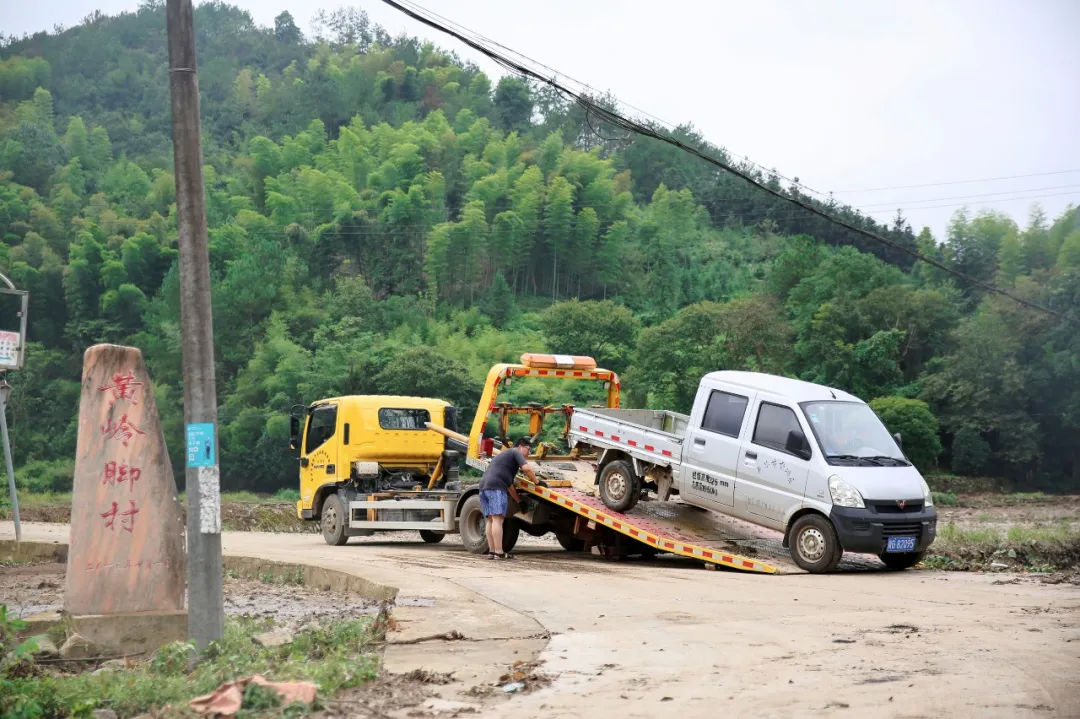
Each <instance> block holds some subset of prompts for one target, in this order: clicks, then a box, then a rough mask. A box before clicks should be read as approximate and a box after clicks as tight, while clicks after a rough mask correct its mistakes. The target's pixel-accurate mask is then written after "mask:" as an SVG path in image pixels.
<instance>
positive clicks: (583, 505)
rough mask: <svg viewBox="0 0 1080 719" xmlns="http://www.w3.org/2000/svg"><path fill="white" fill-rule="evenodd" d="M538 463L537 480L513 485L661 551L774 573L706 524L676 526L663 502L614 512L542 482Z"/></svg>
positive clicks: (592, 499)
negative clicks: (737, 550)
mask: <svg viewBox="0 0 1080 719" xmlns="http://www.w3.org/2000/svg"><path fill="white" fill-rule="evenodd" d="M575 464H576V463H575ZM540 466H541V477H540V483H539V484H534V483H533V482H530V481H529V480H526V479H520V478H519V479H518V480H517V483H516V486H517V488H518V489H520V490H522V491H525V492H528V493H529V494H532V495H534V496H536V497H539V498H540V499H543V500H546V501H548V502H551V503H553V504H555V505H557V506H559V507H562V508H564V509H567V510H569V511H571V512H573V513H574V514H577V515H578V516H581V517H584V518H585V519H587V520H589V521H590V522H593V523H595V525H596V526H603V527H607V528H609V529H611V530H614V531H616V532H619V533H620V534H623V535H625V536H627V537H630V538H631V539H634V540H636V541H638V542H641V543H643V544H646V545H648V546H650V547H655V548H656V549H657V550H659V551H661V552H670V553H672V554H678V555H681V556H683V557H690V558H693V559H699V560H701V561H702V562H705V563H706V564H714V565H720V566H723V567H730V568H731V569H738V570H741V571H744V572H760V573H763V574H775V573H776V567H774V566H772V565H771V564H767V563H765V562H760V561H758V560H756V559H751V558H749V557H743V556H740V555H738V554H734V553H732V552H730V551H727V550H726V549H724V548H722V547H718V546H716V545H717V544H721V543H726V542H727V541H728V540H726V539H725V538H722V537H716V536H715V533H714V532H710V531H709V530H708V529H707V528H704V527H700V528H699V527H697V526H694V525H695V524H697V523H694V522H680V523H679V524H680V526H674V525H673V522H672V521H671V519H670V517H665V516H663V515H664V514H670V513H669V512H663V511H662V509H661V508H662V507H663V506H664V505H666V504H669V503H667V502H646V503H643V504H639V505H638V506H637V507H635V508H634V509H633V510H631V513H630V514H624V513H622V512H615V511H612V510H611V509H609V508H608V507H606V506H604V503H603V502H601V501H600V499H598V498H597V497H595V496H592V495H591V494H589V493H588V492H586V491H583V490H581V489H578V488H577V487H574V486H572V485H571V486H558V487H551V486H544V484H545V483H544V479H543V476H544V475H547V474H548V472H547V471H544V470H546V469H547V468H546V467H544V465H543V464H542V463H541V465H540ZM560 469H561V468H560ZM567 469H569V467H567ZM574 469H577V468H574ZM572 473H576V472H572ZM552 483H560V484H561V483H567V484H570V483H569V482H566V481H565V480H564V481H563V482H559V481H558V480H556V481H555V482H552ZM646 508H647V509H646ZM694 511H696V510H694Z"/></svg>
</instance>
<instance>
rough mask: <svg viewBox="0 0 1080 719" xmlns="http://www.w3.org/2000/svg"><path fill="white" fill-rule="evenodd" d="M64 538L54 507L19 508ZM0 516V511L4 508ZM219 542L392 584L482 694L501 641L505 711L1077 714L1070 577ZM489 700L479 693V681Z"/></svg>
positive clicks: (448, 691)
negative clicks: (533, 673)
mask: <svg viewBox="0 0 1080 719" xmlns="http://www.w3.org/2000/svg"><path fill="white" fill-rule="evenodd" d="M24 533H25V534H26V536H27V538H28V539H51V540H57V541H65V539H66V537H65V535H66V527H63V526H62V525H34V524H30V525H24ZM0 536H6V537H10V536H11V525H10V524H9V523H0ZM224 547H225V551H226V552H227V553H230V554H236V555H246V556H255V557H261V558H265V559H274V560H283V561H291V562H307V563H312V564H318V565H322V566H326V567H330V568H336V569H339V570H345V571H350V572H355V573H357V574H360V575H362V576H364V577H366V578H368V579H370V580H373V581H376V582H380V583H383V584H388V585H392V586H396V587H398V588H399V589H400V592H399V594H398V607H397V609H396V610H395V617H396V618H397V620H398V622H399V627H400V629H401V631H400V632H395V633H394V634H392V635H391V637H388V638H391V639H392V640H393V641H403V640H405V641H407V640H409V639H416V638H421V637H425V636H428V635H431V634H437V633H441V632H447V631H450V630H457V631H459V632H461V633H462V634H464V635H465V637H466V638H467V640H466V641H453V642H430V641H429V642H421V643H419V644H406V645H391V646H389V647H388V649H387V655H386V665H387V668H388V669H389V670H391V671H402V670H408V669H412V668H416V667H418V666H423V667H425V668H428V669H432V670H435V671H454V672H455V677H456V678H457V679H458V680H460V681H459V682H458V683H456V684H453V685H449V686H448V687H446V688H445V690H444V693H443V696H444V698H445V699H447V700H448V701H449V702H451V703H447V704H446V706H447V707H452V706H454V705H453V704H452V702H453V701H463V702H476V701H478V700H477V698H476V694H477V692H476V689H475V687H477V686H489V687H490V685H491V683H492V682H494V681H495V680H496V679H497V677H498V674H499V673H500V672H505V670H506V667H507V666H509V665H510V664H512V663H513V662H514V661H515V660H517V659H521V660H530V659H532V658H534V657H536V658H538V659H539V660H540V662H541V664H540V670H541V671H543V672H544V673H546V674H547V675H549V676H550V677H551V678H552V680H553V681H552V683H551V684H550V685H549V686H547V687H545V688H542V689H540V690H538V691H535V692H532V693H529V694H525V695H515V696H512V697H511V698H510V699H509V703H508V704H506V705H504V706H502V707H499V709H498V713H500V714H503V713H505V712H507V711H511V712H513V715H514V716H515V717H544V718H545V719H548V718H549V717H553V716H589V717H591V718H596V717H620V719H621V718H624V717H655V716H673V717H674V716H678V717H681V718H686V717H699V716H700V717H712V716H716V715H717V714H727V715H734V716H746V715H754V716H805V715H807V714H810V713H813V714H815V715H825V716H866V715H867V714H868V713H871V712H872V713H873V714H874V715H875V716H897V717H920V716H921V717H937V716H1008V717H1016V716H1035V717H1080V587H1078V586H1076V585H1070V584H1059V585H1045V584H1041V583H1038V582H1037V581H1035V580H1031V579H1026V578H1020V577H1019V576H1018V575H1006V574H966V573H946V572H921V571H910V572H903V573H890V572H876V571H858V572H848V573H842V574H836V575H831V576H813V575H808V574H796V573H792V574H782V575H776V576H765V575H750V574H740V573H735V572H728V571H716V572H707V571H704V570H702V569H700V568H698V566H696V565H694V564H693V563H686V562H684V561H672V560H664V559H662V558H661V559H659V560H655V561H650V562H624V563H609V562H604V561H602V560H600V559H598V558H593V557H589V556H581V555H570V554H567V553H565V552H561V551H556V550H551V549H545V548H537V547H524V548H522V551H521V553H520V554H519V558H518V559H517V560H515V561H512V562H492V561H487V560H484V559H481V558H478V557H475V556H473V555H469V554H467V553H465V552H464V551H463V550H462V549H461V547H460V545H459V544H458V543H457V542H456V540H455V539H454V538H450V539H448V540H446V542H444V543H443V544H442V545H438V546H427V545H423V544H420V543H416V542H408V543H406V542H383V543H376V542H366V543H364V544H357V545H348V546H345V547H330V546H327V545H326V544H324V543H323V542H322V539H321V538H320V537H319V536H317V535H314V536H313V535H295V534H292V535H290V534H257V533H226V534H225V535H224ZM489 701H490V700H489Z"/></svg>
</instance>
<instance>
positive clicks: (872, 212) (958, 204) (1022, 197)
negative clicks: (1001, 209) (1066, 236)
mask: <svg viewBox="0 0 1080 719" xmlns="http://www.w3.org/2000/svg"><path fill="white" fill-rule="evenodd" d="M1068 195H1076V196H1077V197H1080V194H1078V193H1077V191H1075V190H1074V191H1072V192H1052V193H1050V194H1047V195H1020V196H1017V197H1000V198H998V199H996V200H994V202H1011V201H1013V200H1041V199H1042V198H1044V197H1065V196H1068ZM970 204H971V203H970V202H950V203H948V204H945V205H919V206H916V207H904V206H899V207H890V208H884V209H880V210H868V211H865V212H866V213H867V214H870V215H880V214H882V213H885V212H895V211H896V210H901V211H903V210H935V209H939V208H942V207H965V206H967V205H970Z"/></svg>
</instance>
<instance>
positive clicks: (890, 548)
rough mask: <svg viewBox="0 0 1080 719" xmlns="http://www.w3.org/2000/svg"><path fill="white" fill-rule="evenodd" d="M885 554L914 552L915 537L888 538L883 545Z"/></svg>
mask: <svg viewBox="0 0 1080 719" xmlns="http://www.w3.org/2000/svg"><path fill="white" fill-rule="evenodd" d="M885 551H886V552H914V551H915V537H889V541H888V543H886V545H885Z"/></svg>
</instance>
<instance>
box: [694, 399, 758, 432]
mask: <svg viewBox="0 0 1080 719" xmlns="http://www.w3.org/2000/svg"><path fill="white" fill-rule="evenodd" d="M746 402H747V398H746V397H740V396H739V395H737V394H731V393H730V392H721V391H720V390H718V389H714V390H713V391H712V394H710V395H709V403H708V404H707V405H705V416H704V417H702V418H701V428H702V429H707V430H709V431H710V432H716V433H718V434H726V435H727V436H728V437H738V436H739V429H740V428H741V427H742V421H743V415H744V414H746Z"/></svg>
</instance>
